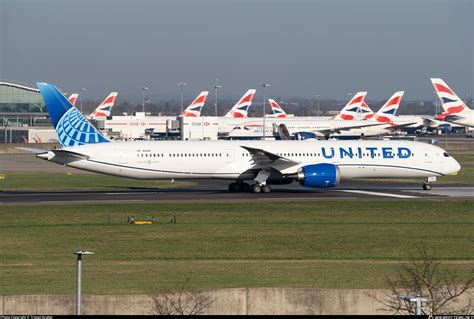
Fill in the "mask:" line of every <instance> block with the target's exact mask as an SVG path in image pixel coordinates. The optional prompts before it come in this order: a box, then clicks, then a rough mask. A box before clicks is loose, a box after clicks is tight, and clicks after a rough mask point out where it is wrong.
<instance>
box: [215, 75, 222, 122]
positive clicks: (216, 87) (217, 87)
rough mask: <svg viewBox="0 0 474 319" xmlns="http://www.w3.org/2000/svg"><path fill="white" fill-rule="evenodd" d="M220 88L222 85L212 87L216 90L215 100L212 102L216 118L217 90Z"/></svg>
mask: <svg viewBox="0 0 474 319" xmlns="http://www.w3.org/2000/svg"><path fill="white" fill-rule="evenodd" d="M216 83H217V79H216ZM221 87H222V85H217V84H216V85H214V89H215V90H216V100H215V101H214V108H215V109H216V110H215V111H216V116H217V89H220V88H221Z"/></svg>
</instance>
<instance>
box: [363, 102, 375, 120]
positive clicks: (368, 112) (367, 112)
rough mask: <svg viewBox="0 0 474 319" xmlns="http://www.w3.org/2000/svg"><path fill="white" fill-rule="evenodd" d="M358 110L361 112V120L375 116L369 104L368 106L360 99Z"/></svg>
mask: <svg viewBox="0 0 474 319" xmlns="http://www.w3.org/2000/svg"><path fill="white" fill-rule="evenodd" d="M359 112H360V113H361V115H362V119H363V120H368V119H371V118H373V117H374V116H375V113H374V111H372V109H371V108H370V106H368V105H367V103H365V101H362V105H361V106H360V108H359Z"/></svg>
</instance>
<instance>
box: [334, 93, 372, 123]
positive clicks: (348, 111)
mask: <svg viewBox="0 0 474 319" xmlns="http://www.w3.org/2000/svg"><path fill="white" fill-rule="evenodd" d="M366 95H367V92H357V93H356V94H355V95H354V97H353V98H352V99H351V100H350V101H349V103H347V104H346V106H344V108H343V109H342V110H341V111H340V112H339V113H338V114H337V115H336V116H335V117H334V119H335V120H348V121H350V120H354V119H355V118H356V117H357V112H358V111H359V108H360V107H361V105H362V103H363V102H364V98H365V96H366Z"/></svg>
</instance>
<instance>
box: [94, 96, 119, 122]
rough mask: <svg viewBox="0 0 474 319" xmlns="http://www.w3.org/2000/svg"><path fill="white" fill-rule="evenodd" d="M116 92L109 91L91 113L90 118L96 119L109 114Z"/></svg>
mask: <svg viewBox="0 0 474 319" xmlns="http://www.w3.org/2000/svg"><path fill="white" fill-rule="evenodd" d="M117 94H118V93H117V92H111V93H110V94H109V95H108V96H107V97H106V98H105V99H104V100H103V101H102V103H100V104H99V106H98V107H97V108H96V109H95V110H94V111H93V112H92V113H91V115H90V116H89V117H90V118H93V119H97V118H101V117H107V116H110V113H111V112H112V107H113V106H114V104H115V99H116V98H117Z"/></svg>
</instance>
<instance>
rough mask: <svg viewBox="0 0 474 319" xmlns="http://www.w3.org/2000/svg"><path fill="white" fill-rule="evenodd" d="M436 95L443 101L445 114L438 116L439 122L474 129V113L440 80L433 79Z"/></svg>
mask: <svg viewBox="0 0 474 319" xmlns="http://www.w3.org/2000/svg"><path fill="white" fill-rule="evenodd" d="M431 83H432V84H433V86H434V88H435V90H436V94H437V95H438V97H439V98H440V100H441V103H442V105H443V110H444V112H443V113H441V114H436V118H437V119H438V120H442V121H447V122H451V123H455V124H459V125H464V126H469V127H474V111H473V110H471V109H470V108H468V107H467V106H466V104H464V102H463V101H462V100H461V99H460V98H459V97H458V96H457V95H456V93H454V91H453V90H452V89H451V88H450V87H449V86H448V85H447V84H446V82H444V81H443V80H442V79H440V78H432V79H431Z"/></svg>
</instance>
